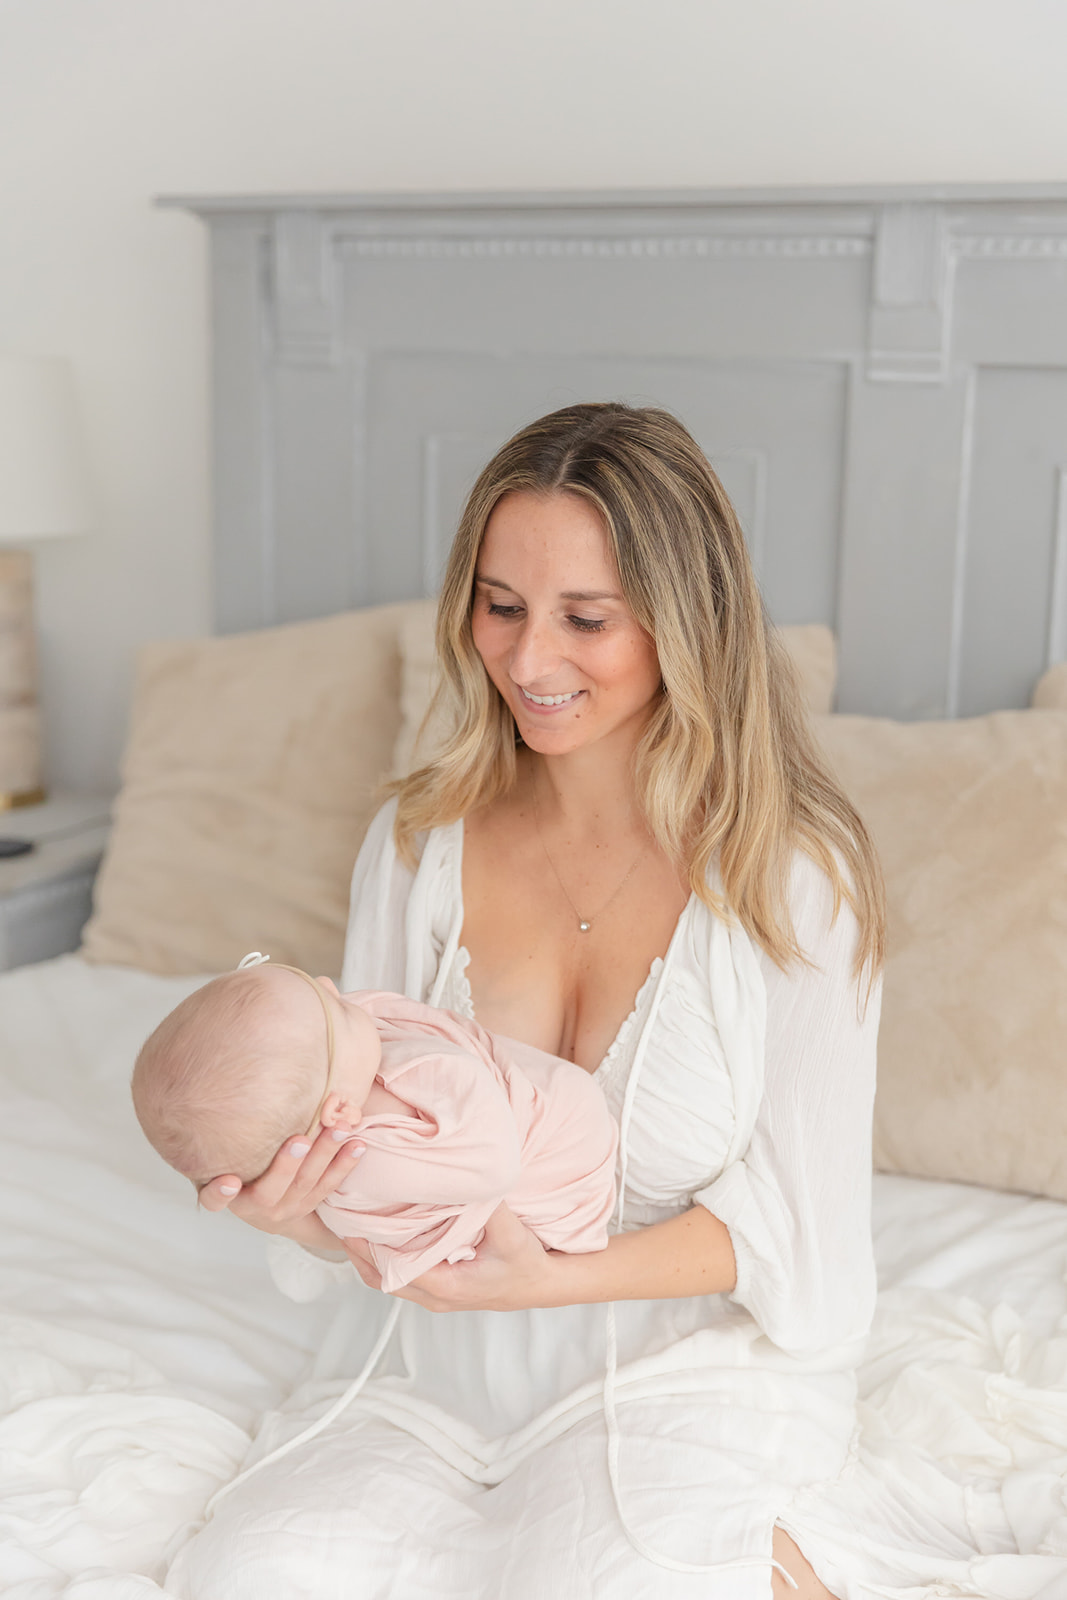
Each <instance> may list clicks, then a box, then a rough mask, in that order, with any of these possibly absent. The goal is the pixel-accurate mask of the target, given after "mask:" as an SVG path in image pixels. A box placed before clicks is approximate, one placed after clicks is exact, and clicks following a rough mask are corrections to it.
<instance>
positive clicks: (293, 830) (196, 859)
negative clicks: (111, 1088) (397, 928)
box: [83, 605, 408, 975]
mask: <svg viewBox="0 0 1067 1600" xmlns="http://www.w3.org/2000/svg"><path fill="white" fill-rule="evenodd" d="M407 610H408V607H407V606H405V605H395V606H382V607H378V608H375V609H373V610H369V611H361V612H349V613H346V614H344V615H342V616H336V617H328V618H325V619H324V620H321V621H316V622H308V623H297V624H293V625H289V626H286V627H280V628H271V629H267V630H265V631H263V632H257V633H243V634H235V635H232V636H230V637H227V638H220V639H201V640H195V641H192V642H182V643H176V644H156V645H151V646H149V647H148V648H147V649H146V650H144V651H143V652H142V654H141V657H140V660H139V664H138V672H137V682H136V689H135V696H134V706H133V716H132V725H131V729H130V735H129V742H128V745H127V748H126V754H125V759H124V764H123V788H122V792H121V794H120V795H119V798H118V801H117V804H116V808H115V826H114V831H113V833H112V838H111V844H110V848H109V850H108V853H107V856H106V858H105V860H104V864H103V866H102V868H101V872H100V876H99V878H98V880H97V887H96V894H95V902H94V903H95V909H94V912H93V916H92V918H91V919H90V921H89V924H88V926H87V928H86V930H85V935H84V947H83V954H84V955H85V957H86V958H87V959H88V960H89V961H97V962H116V963H118V964H120V965H126V966H138V967H143V968H145V969H146V970H148V971H150V972H161V973H191V972H214V971H220V970H224V969H226V968H229V967H232V966H233V965H234V964H235V963H236V962H237V961H239V960H240V958H241V957H242V956H243V955H244V954H245V953H246V952H247V951H248V950H253V949H254V950H265V951H268V952H269V953H270V954H271V955H272V956H273V957H274V959H275V960H276V961H287V962H291V963H293V964H295V965H297V966H303V967H306V968H309V969H310V970H311V971H312V972H316V973H319V972H321V973H326V974H331V975H336V973H337V972H338V971H339V968H340V963H341V950H342V945H343V940H344V930H345V922H346V913H347V902H348V885H349V879H350V877H351V873H352V863H353V861H354V860H355V856H356V851H357V849H358V847H359V843H360V840H361V839H362V837H363V833H364V830H365V828H366V826H367V823H368V822H369V820H370V817H371V815H372V814H373V812H374V810H375V808H376V806H377V804H378V797H377V795H376V790H377V788H378V785H379V784H380V782H381V779H382V777H383V776H384V775H385V774H386V773H387V772H388V769H389V764H390V760H391V756H392V752H393V748H394V745H395V743H396V733H397V725H398V721H399V693H400V653H399V647H398V643H397V632H398V628H399V626H400V623H401V621H402V619H403V617H404V615H405V613H406V611H407Z"/></svg>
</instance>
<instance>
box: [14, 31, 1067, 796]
mask: <svg viewBox="0 0 1067 1600" xmlns="http://www.w3.org/2000/svg"><path fill="white" fill-rule="evenodd" d="M1065 59H1067V5H1064V4H1063V3H1062V0H0V228H2V234H0V239H2V244H0V348H7V349H11V350H18V351H25V352H28V353H42V354H63V355H66V356H68V357H70V358H71V359H72V360H73V362H74V363H75V366H76V369H77V371H78V374H79V377H80V381H81V386H82V390H83V394H84V399H85V405H86V410H87V415H88V422H89V429H90V435H91V445H92V450H93V453H94V457H95V461H96V465H97V468H98V474H99V477H100V481H101V486H102V523H101V528H100V531H99V533H97V534H96V535H94V536H93V537H91V538H87V539H83V540H80V541H70V542H68V543H63V544H59V543H57V544H55V545H51V546H47V547H43V548H42V549H41V551H40V554H39V558H38V586H39V596H38V605H39V614H40V623H41V633H42V648H43V671H44V695H45V705H46V718H47V730H48V751H49V757H48V763H49V773H50V777H51V779H52V780H53V782H65V783H73V784H77V785H81V786H88V787H108V786H110V785H112V784H113V783H114V781H115V770H116V763H117V758H118V753H119V750H120V747H121V740H122V734H123V727H124V721H125V716H126V709H127V704H128V694H129V680H130V670H131V664H132V658H133V652H134V650H135V648H136V646H137V645H138V644H139V643H140V642H141V641H142V640H144V639H148V638H153V637H160V636H167V635H169V636H174V635H180V634H191V633H198V632H204V631H207V629H208V628H209V626H210V614H209V578H210V549H209V529H208V462H207V452H206V438H207V419H206V400H207V371H206V357H207V328H206V319H205V260H204V240H203V238H202V235H201V231H200V227H199V225H198V224H197V223H196V222H195V221H194V220H193V219H191V218H190V217H187V216H185V215H182V214H178V213H174V212H168V211H159V210H155V209H153V207H152V198H153V196H155V195H158V194H161V193H167V192H171V193H177V192H182V193H190V192H200V193H210V192H217V193H237V192H242V191H250V190H260V191H280V190H288V191H293V190H304V191H314V190H334V191H336V190H352V189H391V188H413V189H433V188H438V187H440V188H517V187H530V188H546V187H560V188H563V187H612V186H624V187H634V186H645V185H648V186H652V185H701V186H711V185H729V184H738V185H754V184H775V183H848V182H856V183H874V182H890V181H894V180H900V181H936V180H946V181H950V180H955V181H966V180H975V181H980V180H997V179H1003V180H1019V181H1027V180H1033V181H1036V180H1041V179H1064V178H1067V109H1065V105H1067V98H1065V96H1064V91H1063V62H1064V60H1065Z"/></svg>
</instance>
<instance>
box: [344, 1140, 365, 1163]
mask: <svg viewBox="0 0 1067 1600" xmlns="http://www.w3.org/2000/svg"><path fill="white" fill-rule="evenodd" d="M366 1153H367V1146H366V1145H365V1144H350V1145H349V1147H348V1149H347V1150H346V1151H345V1155H346V1156H348V1157H349V1158H350V1160H352V1161H358V1160H359V1158H360V1156H362V1155H366Z"/></svg>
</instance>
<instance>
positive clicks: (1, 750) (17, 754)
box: [0, 355, 93, 811]
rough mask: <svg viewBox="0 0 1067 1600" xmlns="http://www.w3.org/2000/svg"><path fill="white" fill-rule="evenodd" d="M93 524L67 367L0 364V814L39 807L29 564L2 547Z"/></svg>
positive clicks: (33, 361) (20, 360)
mask: <svg viewBox="0 0 1067 1600" xmlns="http://www.w3.org/2000/svg"><path fill="white" fill-rule="evenodd" d="M92 520H93V502H92V494H91V489H90V480H89V473H88V463H87V460H86V452H85V444H84V439H83V436H82V428H81V418H80V416H79V412H78V405H77V399H76V396H75V392H74V378H73V373H72V372H71V370H70V367H69V366H68V365H67V363H66V362H65V361H54V360H44V359H39V358H35V357H27V356H4V355H0V811H3V810H6V809H8V808H9V807H11V806H19V805H32V804H33V803H35V802H36V801H39V800H43V799H44V798H45V795H44V787H43V783H42V778H41V735H40V715H39V710H38V705H37V643H36V636H35V630H34V623H33V559H32V557H31V556H30V554H29V553H28V551H26V550H22V549H17V548H16V549H7V548H3V547H5V546H11V545H14V546H21V545H24V544H29V543H31V542H32V541H33V540H35V539H55V538H65V537H67V536H68V535H70V534H77V533H86V532H88V529H89V527H90V525H91V523H92Z"/></svg>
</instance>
